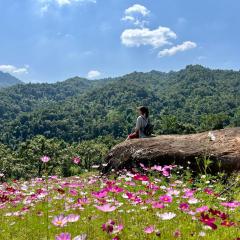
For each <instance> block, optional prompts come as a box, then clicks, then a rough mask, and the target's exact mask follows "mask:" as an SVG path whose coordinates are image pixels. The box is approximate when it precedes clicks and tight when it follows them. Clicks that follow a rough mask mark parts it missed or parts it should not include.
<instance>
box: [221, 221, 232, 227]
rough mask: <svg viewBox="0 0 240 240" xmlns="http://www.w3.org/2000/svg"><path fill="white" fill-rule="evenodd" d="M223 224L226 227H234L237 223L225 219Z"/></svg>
mask: <svg viewBox="0 0 240 240" xmlns="http://www.w3.org/2000/svg"><path fill="white" fill-rule="evenodd" d="M221 225H222V226H225V227H232V226H235V223H234V222H231V221H228V220H225V221H223V222H221Z"/></svg>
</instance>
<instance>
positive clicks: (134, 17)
mask: <svg viewBox="0 0 240 240" xmlns="http://www.w3.org/2000/svg"><path fill="white" fill-rule="evenodd" d="M149 14H150V11H149V10H148V9H147V8H146V7H145V6H143V5H140V4H134V5H133V6H131V7H129V8H127V9H126V10H125V15H124V17H123V18H122V20H123V21H129V22H131V23H133V24H134V25H135V26H140V27H144V25H145V24H146V23H148V21H146V20H144V17H146V16H148V15H149Z"/></svg>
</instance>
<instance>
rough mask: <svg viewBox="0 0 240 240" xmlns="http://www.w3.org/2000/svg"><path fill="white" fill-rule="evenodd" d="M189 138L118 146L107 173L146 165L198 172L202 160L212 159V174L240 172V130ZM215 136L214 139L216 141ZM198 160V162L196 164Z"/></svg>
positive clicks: (166, 137) (154, 139) (108, 160)
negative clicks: (176, 167) (210, 136)
mask: <svg viewBox="0 0 240 240" xmlns="http://www.w3.org/2000/svg"><path fill="white" fill-rule="evenodd" d="M212 133H213V135H214V137H215V140H214V141H212V140H210V138H209V132H203V133H197V134H189V135H161V136H157V137H152V138H145V139H133V140H129V141H125V142H122V143H120V144H118V145H116V146H115V147H114V148H112V149H111V151H110V152H109V153H108V155H107V157H106V158H105V162H106V163H107V166H106V167H104V168H103V169H102V172H103V173H104V174H106V173H109V172H110V171H111V170H112V169H114V170H121V169H124V168H126V169H131V168H133V167H135V166H138V165H139V163H144V164H146V166H149V165H150V166H152V165H154V164H158V165H169V164H177V165H181V166H184V167H186V166H187V165H189V164H188V162H190V167H191V168H192V169H194V170H199V164H198V162H200V164H202V166H203V159H204V158H209V159H210V160H212V164H211V165H210V170H211V171H212V172H218V171H225V172H228V173H229V172H232V171H239V170H240V128H226V129H222V130H217V131H212ZM214 137H213V138H214ZM196 159H199V161H197V160H196Z"/></svg>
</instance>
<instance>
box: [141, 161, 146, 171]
mask: <svg viewBox="0 0 240 240" xmlns="http://www.w3.org/2000/svg"><path fill="white" fill-rule="evenodd" d="M140 166H141V168H142V169H143V170H145V171H148V168H147V167H145V166H144V164H142V163H140Z"/></svg>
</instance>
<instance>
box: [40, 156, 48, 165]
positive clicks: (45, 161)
mask: <svg viewBox="0 0 240 240" xmlns="http://www.w3.org/2000/svg"><path fill="white" fill-rule="evenodd" d="M41 161H42V162H44V163H47V162H49V161H50V157H48V156H42V157H41Z"/></svg>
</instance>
